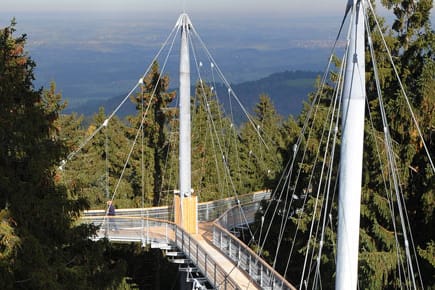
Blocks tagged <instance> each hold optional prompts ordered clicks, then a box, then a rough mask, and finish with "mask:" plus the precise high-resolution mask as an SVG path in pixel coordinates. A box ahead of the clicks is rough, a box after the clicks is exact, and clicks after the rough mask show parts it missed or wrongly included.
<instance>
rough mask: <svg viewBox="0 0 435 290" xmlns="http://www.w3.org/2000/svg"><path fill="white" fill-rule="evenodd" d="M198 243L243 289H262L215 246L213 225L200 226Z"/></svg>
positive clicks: (197, 237)
mask: <svg viewBox="0 0 435 290" xmlns="http://www.w3.org/2000/svg"><path fill="white" fill-rule="evenodd" d="M195 238H196V239H197V241H198V243H199V244H200V245H201V247H203V249H204V250H205V251H206V252H207V253H208V254H209V255H210V256H211V257H212V258H213V260H214V261H215V262H216V263H218V264H219V265H220V266H221V267H222V268H223V269H224V270H225V271H226V273H227V275H229V276H230V277H231V279H232V280H234V281H235V282H236V283H237V286H238V287H239V288H241V289H261V288H260V287H259V286H257V284H256V283H255V282H253V281H252V279H251V278H250V277H249V276H248V275H247V274H246V272H244V271H243V270H241V269H240V268H239V267H237V265H236V264H235V263H234V262H233V261H231V260H230V259H229V258H228V257H227V256H226V255H225V254H223V253H222V252H221V251H220V250H219V249H217V248H216V247H215V246H214V245H213V240H212V239H213V229H212V223H200V224H199V226H198V234H197V235H195Z"/></svg>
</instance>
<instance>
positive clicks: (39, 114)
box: [0, 21, 123, 289]
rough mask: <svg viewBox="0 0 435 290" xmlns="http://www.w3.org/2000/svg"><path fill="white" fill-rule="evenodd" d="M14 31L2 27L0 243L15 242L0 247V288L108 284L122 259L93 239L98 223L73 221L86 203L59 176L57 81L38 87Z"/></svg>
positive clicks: (61, 152)
mask: <svg viewBox="0 0 435 290" xmlns="http://www.w3.org/2000/svg"><path fill="white" fill-rule="evenodd" d="M14 32H15V23H14V21H13V22H12V23H11V25H10V26H8V27H6V28H4V29H2V30H0V99H1V103H2V106H1V108H0V136H1V137H0V138H1V139H0V140H1V141H0V142H1V144H0V145H1V146H0V175H1V177H0V204H1V207H2V210H1V216H2V222H1V229H2V234H1V236H0V241H3V242H4V241H5V239H7V240H6V242H8V243H9V241H10V244H9V246H8V247H6V248H3V247H2V248H1V251H2V253H5V255H2V256H0V266H1V268H0V276H1V277H0V288H2V289H17V288H27V289H29V288H31V289H60V288H63V289H77V288H80V289H86V288H88V289H90V288H94V289H103V288H106V287H108V286H110V285H112V284H113V283H115V282H116V280H119V279H120V277H119V276H118V274H115V271H117V272H118V273H119V274H121V275H122V272H123V265H122V264H118V265H113V264H111V263H109V261H110V257H109V256H105V255H106V254H105V251H106V250H107V248H108V247H107V244H105V243H104V242H101V243H94V242H92V241H91V240H89V239H88V237H89V236H90V235H91V234H92V233H94V232H95V228H93V227H90V226H86V225H80V226H74V223H75V221H76V220H77V218H78V216H79V212H80V210H83V209H85V208H87V206H88V205H89V204H88V202H87V201H86V200H85V199H83V198H77V197H76V198H75V199H71V198H68V195H67V191H66V189H65V188H64V187H63V186H60V185H58V184H56V182H55V170H56V168H57V166H58V165H59V164H60V161H61V159H62V157H63V156H65V154H66V151H67V150H66V149H67V148H66V147H65V146H64V144H63V142H61V140H59V135H58V128H57V127H56V124H57V119H58V116H59V110H60V109H61V108H63V106H64V105H63V103H62V102H61V100H60V95H58V94H56V93H55V92H54V86H52V87H51V89H50V90H49V91H47V92H46V93H43V91H42V90H35V89H34V87H33V84H32V82H33V80H34V75H33V69H34V67H35V64H34V62H33V61H32V60H31V58H30V57H29V56H28V55H27V54H26V53H25V51H24V45H25V42H26V36H25V35H22V36H19V37H14V35H13V34H14ZM4 233H5V234H4ZM4 249H5V250H4ZM102 279H105V280H102Z"/></svg>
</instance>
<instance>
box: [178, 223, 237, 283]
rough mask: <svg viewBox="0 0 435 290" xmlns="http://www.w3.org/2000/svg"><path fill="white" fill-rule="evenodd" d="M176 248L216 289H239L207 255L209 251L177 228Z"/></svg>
mask: <svg viewBox="0 0 435 290" xmlns="http://www.w3.org/2000/svg"><path fill="white" fill-rule="evenodd" d="M175 244H176V246H177V247H178V248H179V249H180V250H181V251H182V252H183V253H184V254H185V255H186V256H187V257H188V258H189V259H190V260H191V261H192V263H193V264H195V265H196V267H198V269H199V270H200V271H201V273H202V274H203V275H204V276H205V277H206V278H207V280H208V281H209V282H210V283H211V284H212V285H214V286H215V287H216V289H222V288H220V286H222V287H223V289H228V290H230V289H239V288H238V287H237V283H236V282H235V281H234V280H233V279H232V278H231V277H230V276H229V275H227V274H226V271H225V270H224V269H223V268H222V267H221V266H219V264H218V263H217V262H216V261H215V260H214V259H213V258H212V257H211V256H210V255H208V254H207V251H206V250H205V249H204V248H203V247H202V246H201V245H200V244H199V243H198V242H197V241H196V240H195V239H194V238H192V236H191V235H190V234H188V233H187V232H186V231H184V230H183V229H181V228H180V227H178V226H175Z"/></svg>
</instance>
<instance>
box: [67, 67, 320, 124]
mask: <svg viewBox="0 0 435 290" xmlns="http://www.w3.org/2000/svg"><path fill="white" fill-rule="evenodd" d="M319 75H321V73H320V72H310V71H285V72H279V73H274V74H271V75H269V76H267V77H265V78H262V79H259V80H255V81H249V82H243V83H239V84H233V85H232V88H233V90H234V92H235V93H236V94H237V96H238V97H239V98H240V100H241V101H242V103H243V104H244V106H245V107H246V108H247V109H248V110H249V111H250V112H252V110H253V109H254V107H255V104H256V103H258V101H259V96H260V95H261V94H266V95H268V96H269V97H270V98H271V99H272V101H273V103H274V104H275V107H276V108H277V112H278V113H279V114H280V115H282V116H288V115H293V116H297V115H298V114H299V113H300V112H301V110H302V106H303V102H305V101H307V100H308V99H307V95H308V93H310V92H312V91H313V89H314V84H315V81H316V78H317V77H318V76H319ZM216 89H217V96H218V97H219V100H220V102H221V103H222V105H223V108H224V109H225V110H226V111H227V112H229V111H230V108H229V103H228V97H227V96H228V92H227V89H226V87H225V86H224V85H223V84H220V83H218V84H216ZM174 90H175V89H174ZM193 90H194V87H192V91H193ZM123 97H124V96H116V97H113V98H110V99H108V100H106V101H102V100H93V101H89V102H86V103H84V104H83V105H80V106H76V107H73V108H66V109H65V112H66V113H72V112H76V113H78V114H83V115H85V116H91V115H93V114H94V113H95V112H97V111H98V108H99V107H104V108H105V109H106V111H107V112H108V113H109V112H110V111H112V110H113V109H114V108H116V106H117V105H118V104H119V102H120V100H122V99H123ZM233 109H234V110H236V111H235V112H234V113H235V114H237V115H239V116H240V115H242V114H241V113H242V112H241V110H240V108H238V107H235V108H233ZM134 111H135V108H134V106H128V105H127V106H124V107H123V108H122V109H121V111H120V112H119V116H122V117H124V116H126V115H129V114H132V113H133V112H134ZM243 121H244V119H240V120H238V122H239V123H240V122H243Z"/></svg>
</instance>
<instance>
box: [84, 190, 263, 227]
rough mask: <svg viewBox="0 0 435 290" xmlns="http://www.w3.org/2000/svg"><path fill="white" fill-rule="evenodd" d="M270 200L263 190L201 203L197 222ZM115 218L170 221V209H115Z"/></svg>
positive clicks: (87, 213) (93, 212) (100, 213)
mask: <svg viewBox="0 0 435 290" xmlns="http://www.w3.org/2000/svg"><path fill="white" fill-rule="evenodd" d="M268 198H270V191H267V190H263V191H257V192H254V193H248V194H243V195H240V196H239V200H236V199H235V198H233V197H229V198H225V199H220V200H215V201H207V202H201V203H199V204H198V220H199V221H212V220H214V219H216V218H218V217H219V216H220V215H222V213H223V212H224V211H225V210H227V209H229V208H231V207H232V206H234V205H236V204H238V203H242V204H243V203H247V202H252V201H257V200H262V199H268ZM105 214H106V211H105V210H103V209H94V210H87V211H84V213H83V215H84V216H104V215H105ZM116 214H117V216H124V215H127V216H138V217H139V216H140V217H153V218H158V219H162V220H172V207H169V206H160V207H152V208H127V209H117V210H116Z"/></svg>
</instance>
